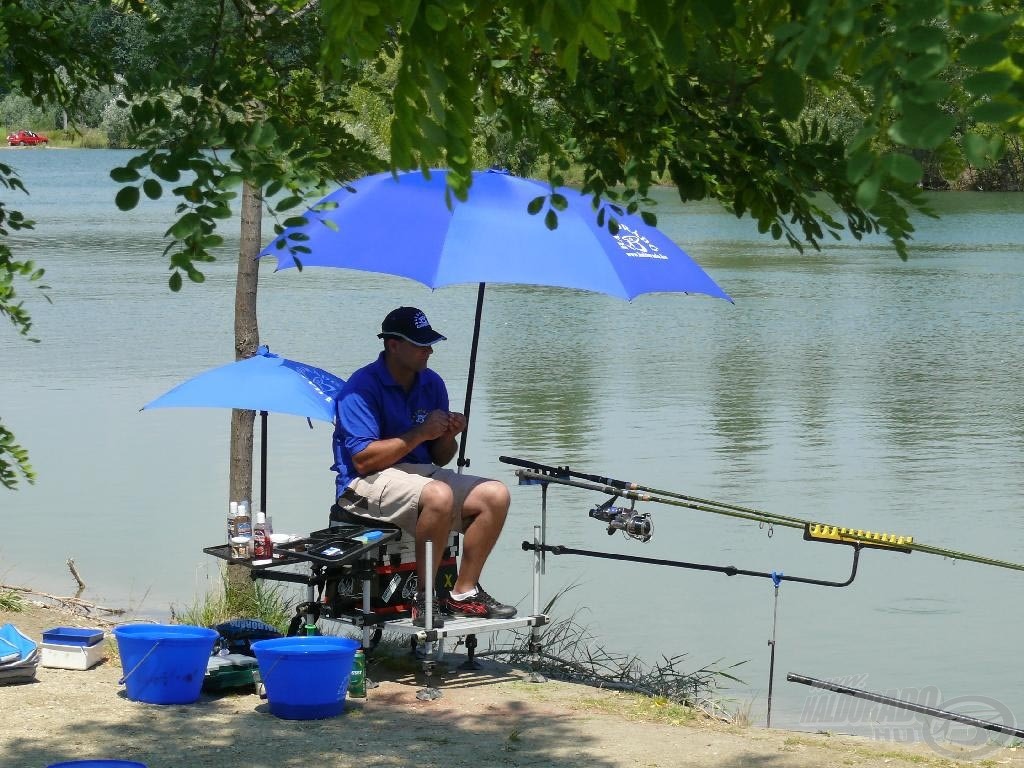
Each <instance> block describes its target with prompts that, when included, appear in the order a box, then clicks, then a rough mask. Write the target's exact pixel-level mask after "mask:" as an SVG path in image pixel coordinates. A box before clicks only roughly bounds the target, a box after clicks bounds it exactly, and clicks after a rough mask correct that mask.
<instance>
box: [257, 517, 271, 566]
mask: <svg viewBox="0 0 1024 768" xmlns="http://www.w3.org/2000/svg"><path fill="white" fill-rule="evenodd" d="M273 558H274V542H273V541H272V540H271V538H270V534H269V533H268V532H267V516H266V514H264V513H263V512H257V513H256V522H255V523H253V526H252V562H253V565H257V564H262V563H269V562H271V560H273Z"/></svg>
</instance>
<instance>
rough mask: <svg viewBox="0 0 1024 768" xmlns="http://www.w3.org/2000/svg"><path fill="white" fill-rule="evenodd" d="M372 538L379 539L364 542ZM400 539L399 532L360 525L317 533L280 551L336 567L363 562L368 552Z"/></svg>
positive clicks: (282, 546)
mask: <svg viewBox="0 0 1024 768" xmlns="http://www.w3.org/2000/svg"><path fill="white" fill-rule="evenodd" d="M373 534H377V535H375V536H374V538H372V539H369V540H365V539H363V537H365V536H368V535H373ZM400 535H401V531H399V530H387V529H380V528H364V527H362V526H358V525H353V526H351V527H349V526H339V527H336V528H328V529H325V530H323V531H315V532H314V533H312V534H310V535H309V536H308V537H307V538H305V539H298V540H297V541H290V542H288V543H287V544H281V545H280V549H281V550H282V552H284V553H285V554H286V556H289V557H296V558H298V559H299V560H304V561H307V562H312V563H319V564H320V565H335V566H336V565H343V564H345V563H350V562H354V561H356V560H360V559H361V558H362V557H363V555H365V554H366V553H367V552H371V551H373V550H376V549H377V548H378V547H380V546H382V545H384V544H387V543H388V542H389V541H392V540H394V539H397V538H398V537H399V536H400ZM277 550H278V547H275V548H274V551H275V552H277Z"/></svg>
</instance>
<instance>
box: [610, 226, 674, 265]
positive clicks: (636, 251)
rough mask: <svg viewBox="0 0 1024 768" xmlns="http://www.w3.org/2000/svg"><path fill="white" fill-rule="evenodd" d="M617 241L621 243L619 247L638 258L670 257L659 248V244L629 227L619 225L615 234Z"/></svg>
mask: <svg viewBox="0 0 1024 768" xmlns="http://www.w3.org/2000/svg"><path fill="white" fill-rule="evenodd" d="M615 242H617V243H618V244H619V248H621V249H622V250H623V251H624V252H625V254H626V255H627V256H632V257H633V258H636V259H668V256H666V255H665V254H663V253H662V252H661V251H659V250H658V246H656V245H655V244H654V243H652V242H651V241H650V240H648V239H647V238H646V237H644V236H643V235H641V234H640V233H639V232H637V231H636V230H632V229H630V228H629V227H625V226H622V225H619V231H618V232H617V233H616V235H615Z"/></svg>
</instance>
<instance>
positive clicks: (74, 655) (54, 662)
mask: <svg viewBox="0 0 1024 768" xmlns="http://www.w3.org/2000/svg"><path fill="white" fill-rule="evenodd" d="M39 647H40V648H41V649H42V656H41V658H40V660H39V664H40V666H43V667H48V668H50V669H90V668H92V667H95V666H96V665H97V664H99V663H100V661H101V660H102V659H103V646H102V645H101V644H100V643H94V644H93V645H64V644H58V643H43V644H41V645H40V646H39Z"/></svg>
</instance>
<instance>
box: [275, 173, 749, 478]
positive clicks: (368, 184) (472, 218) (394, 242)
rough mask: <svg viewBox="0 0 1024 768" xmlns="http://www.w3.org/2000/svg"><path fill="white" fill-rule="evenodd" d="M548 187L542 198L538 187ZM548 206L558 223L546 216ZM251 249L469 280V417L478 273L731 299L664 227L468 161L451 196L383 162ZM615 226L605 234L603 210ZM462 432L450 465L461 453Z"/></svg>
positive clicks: (440, 184)
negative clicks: (465, 180) (459, 192)
mask: <svg viewBox="0 0 1024 768" xmlns="http://www.w3.org/2000/svg"><path fill="white" fill-rule="evenodd" d="M549 195H551V197H550V198H549V199H545V198H547V196H549ZM551 215H555V216H557V219H558V226H557V228H555V229H550V228H549V227H548V226H547V221H546V220H547V219H548V217H549V216H551ZM305 217H306V220H307V222H306V223H305V224H303V225H302V226H298V227H291V228H288V229H286V230H284V232H282V233H281V234H279V235H278V236H277V237H275V238H274V240H273V241H272V242H271V243H270V244H269V245H267V247H266V248H264V249H263V251H262V252H261V253H260V256H261V257H262V256H274V257H276V258H277V268H278V269H279V270H280V269H286V268H289V267H295V266H299V265H300V264H301V266H303V267H307V266H314V267H344V268H347V269H358V270H363V271H367V272H380V273H384V274H390V275H399V276H402V277H408V278H411V279H413V280H417V281H419V282H421V283H423V284H424V285H426V286H428V287H430V288H439V287H441V286H444V285H453V284H457V283H478V284H479V290H478V293H477V306H476V318H475V323H474V328H473V342H472V346H471V348H470V357H469V361H470V362H469V377H468V381H467V385H466V406H465V413H466V416H467V417H468V416H469V410H470V400H471V398H472V394H473V377H474V372H475V368H476V351H477V345H478V342H479V336H480V319H481V314H482V309H483V297H484V287H485V285H486V284H487V283H520V284H526V285H549V286H557V287H562V288H575V289H579V290H586V291H594V292H597V293H606V294H609V295H611V296H617V297H619V298H621V299H626V300H631V299H633V298H635V297H636V296H639V295H640V294H643V293H656V292H671V293H701V294H706V295H708V296H713V297H716V298H720V299H725V300H727V301H732V299H730V298H729V296H728V294H726V293H725V291H723V290H722V289H721V288H720V287H719V286H718V285H717V284H716V283H715V282H714V281H713V280H712V279H711V278H710V277H709V276H708V275H707V273H706V272H704V270H703V269H701V267H700V266H699V265H698V264H697V263H696V262H695V261H693V259H691V258H690V257H689V256H688V255H687V254H686V253H685V252H684V251H683V250H682V249H681V248H680V247H679V246H678V245H676V244H675V243H674V242H673V241H672V239H671V238H669V237H668V236H667V235H665V234H664V233H663V232H661V231H659V230H658V229H657V228H655V227H652V226H649V225H647V224H645V223H644V222H643V220H642V219H641V218H640V217H639V216H633V215H629V214H626V213H625V211H623V210H622V209H621V208H620V207H618V206H616V205H615V204H613V203H610V202H607V201H600V200H598V201H597V202H596V204H595V198H594V196H593V195H582V194H580V192H579V191H578V190H572V189H569V188H567V187H558V188H557V189H555V190H554V195H552V190H551V187H550V186H549V185H548V184H546V183H544V182H540V181H536V180H533V179H525V178H522V177H518V176H513V175H511V174H508V173H505V172H503V171H493V170H492V171H477V172H475V173H474V174H473V183H472V186H471V187H470V190H469V197H468V199H467V200H466V201H465V202H460V201H459V200H457V199H455V198H454V196H453V195H451V194H450V192H449V191H448V189H447V171H444V170H434V171H431V172H430V177H429V178H426V177H425V176H424V175H423V174H422V173H420V172H418V171H416V172H409V173H399V174H395V175H393V174H391V173H381V174H376V175H374V176H367V177H365V178H363V179H360V180H359V181H356V182H354V183H353V184H351V185H350V186H346V187H342V188H341V189H339V190H337V191H336V192H333V193H332V194H330V195H328V196H327V197H325V198H324V199H323V200H321V201H320V202H319V203H317V204H316V205H314V206H313V207H312V208H311V209H310V210H309V211H308V212H307V213H306V214H305ZM610 218H613V219H614V220H615V221H616V222H617V224H618V230H617V232H616V233H615V234H612V233H611V232H610V231H609V228H608V220H609V219H610ZM465 445H466V440H465V436H464V439H463V440H462V441H461V446H460V453H459V466H460V467H462V466H464V464H465V461H464V455H465Z"/></svg>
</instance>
